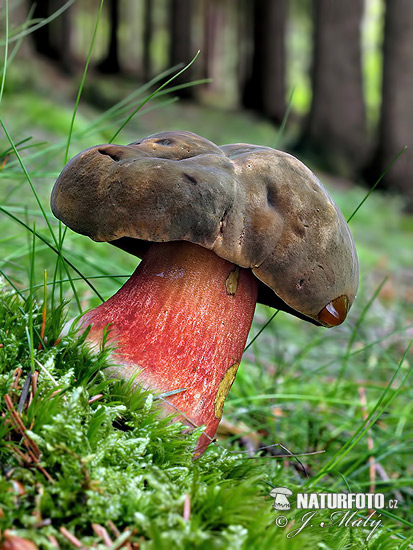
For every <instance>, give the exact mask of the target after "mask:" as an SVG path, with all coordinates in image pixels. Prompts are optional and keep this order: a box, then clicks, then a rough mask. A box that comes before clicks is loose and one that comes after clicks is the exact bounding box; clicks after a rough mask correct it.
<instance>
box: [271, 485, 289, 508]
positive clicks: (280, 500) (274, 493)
mask: <svg viewBox="0 0 413 550" xmlns="http://www.w3.org/2000/svg"><path fill="white" fill-rule="evenodd" d="M292 494H293V493H292V491H290V489H287V488H286V487H275V489H272V490H271V492H270V497H273V498H274V499H275V500H274V504H273V505H272V507H273V508H275V510H289V509H290V508H291V505H290V503H289V502H288V497H290V496H291V495H292Z"/></svg>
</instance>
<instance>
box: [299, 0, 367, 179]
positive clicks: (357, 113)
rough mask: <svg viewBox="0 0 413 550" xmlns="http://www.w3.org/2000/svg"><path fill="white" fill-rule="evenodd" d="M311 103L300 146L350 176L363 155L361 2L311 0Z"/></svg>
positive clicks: (364, 133) (364, 134)
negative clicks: (312, 22) (303, 145)
mask: <svg viewBox="0 0 413 550" xmlns="http://www.w3.org/2000/svg"><path fill="white" fill-rule="evenodd" d="M313 10H314V55H313V70H312V90H313V99H312V104H311V110H310V116H309V120H308V126H307V129H306V132H305V134H304V138H303V142H304V144H305V145H306V146H307V147H309V149H310V151H312V152H314V153H316V154H318V155H319V156H320V157H322V158H323V161H324V162H325V165H326V168H328V169H330V170H334V171H335V172H339V173H344V174H346V175H351V174H353V173H354V171H355V170H357V169H358V168H359V167H360V165H361V163H362V162H363V160H364V159H365V155H366V152H367V151H366V114H365V104H364V98H363V89H362V73H361V46H360V27H361V18H362V14H363V0H347V1H346V2H342V1H340V0H313Z"/></svg>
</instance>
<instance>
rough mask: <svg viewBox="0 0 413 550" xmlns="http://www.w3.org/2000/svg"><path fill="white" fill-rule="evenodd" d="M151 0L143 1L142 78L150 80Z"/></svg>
mask: <svg viewBox="0 0 413 550" xmlns="http://www.w3.org/2000/svg"><path fill="white" fill-rule="evenodd" d="M152 8H153V0H145V4H144V14H143V47H142V52H143V54H142V57H143V63H142V64H143V78H144V79H145V80H150V79H151V78H152V60H151V43H152V36H153V24H152V23H153V19H152V15H153V14H152V11H153V10H152Z"/></svg>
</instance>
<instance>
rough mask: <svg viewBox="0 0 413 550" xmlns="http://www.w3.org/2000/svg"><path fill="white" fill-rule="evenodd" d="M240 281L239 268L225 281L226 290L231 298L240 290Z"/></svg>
mask: <svg viewBox="0 0 413 550" xmlns="http://www.w3.org/2000/svg"><path fill="white" fill-rule="evenodd" d="M238 279H239V267H238V266H237V267H235V268H234V269H233V270H232V271H230V274H229V275H228V277H227V279H226V281H225V289H226V291H227V294H228V295H230V296H235V293H236V292H237V288H238Z"/></svg>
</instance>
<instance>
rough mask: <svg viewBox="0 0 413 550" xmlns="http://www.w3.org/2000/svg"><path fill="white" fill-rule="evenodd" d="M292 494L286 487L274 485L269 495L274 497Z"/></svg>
mask: <svg viewBox="0 0 413 550" xmlns="http://www.w3.org/2000/svg"><path fill="white" fill-rule="evenodd" d="M292 494H293V493H292V491H290V489H287V487H275V488H274V489H271V492H270V497H276V496H277V495H287V496H291V495H292Z"/></svg>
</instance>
